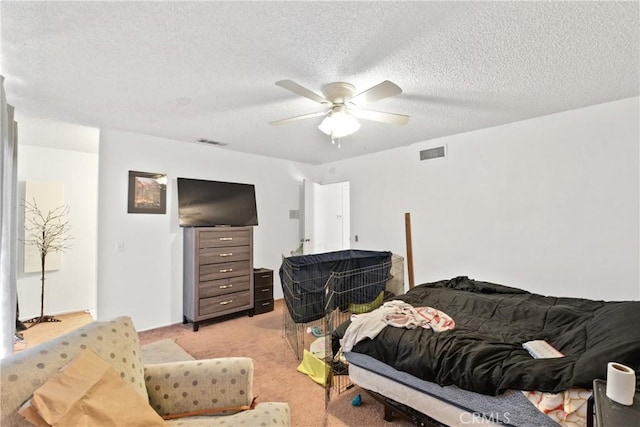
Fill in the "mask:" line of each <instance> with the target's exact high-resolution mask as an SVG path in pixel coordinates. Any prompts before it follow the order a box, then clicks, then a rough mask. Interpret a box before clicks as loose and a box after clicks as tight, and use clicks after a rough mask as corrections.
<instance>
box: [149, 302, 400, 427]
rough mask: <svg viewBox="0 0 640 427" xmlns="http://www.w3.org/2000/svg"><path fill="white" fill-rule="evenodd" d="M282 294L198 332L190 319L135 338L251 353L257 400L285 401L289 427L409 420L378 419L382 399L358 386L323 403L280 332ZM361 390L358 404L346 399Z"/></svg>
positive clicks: (196, 353) (204, 354) (220, 353)
mask: <svg viewBox="0 0 640 427" xmlns="http://www.w3.org/2000/svg"><path fill="white" fill-rule="evenodd" d="M282 310H283V304H282V300H279V301H277V302H276V308H275V310H274V311H272V312H270V313H265V314H261V315H257V316H253V317H248V316H246V315H244V316H236V317H233V318H229V319H225V320H224V321H215V322H211V323H204V324H201V326H200V330H199V331H198V332H193V331H192V326H191V324H188V325H183V324H178V325H171V326H167V327H163V328H158V329H153V330H149V331H143V332H140V333H139V335H140V343H141V344H143V345H145V344H150V343H153V342H155V341H160V340H163V339H172V340H175V342H176V343H177V344H178V345H179V346H180V347H182V348H183V349H184V350H185V351H186V352H187V353H189V354H190V355H192V356H193V357H194V358H196V359H206V358H213V357H226V356H246V357H251V358H253V359H254V364H255V374H254V395H256V396H258V401H259V402H269V401H273V402H287V403H289V406H290V408H291V422H292V425H293V426H294V427H299V426H300V427H321V426H322V427H324V426H331V427H334V426H335V427H342V426H353V427H357V426H368V427H378V426H380V427H383V426H384V427H388V426H410V425H413V424H411V423H410V422H409V421H408V420H405V419H401V418H397V417H396V418H394V420H393V422H392V423H388V422H385V421H384V420H383V413H384V411H383V407H382V405H381V404H380V403H379V402H377V401H375V400H374V399H373V398H371V397H370V396H369V395H368V394H367V393H366V392H364V391H363V390H361V389H359V388H358V387H357V386H356V387H354V388H351V389H349V390H347V391H345V392H343V393H340V394H338V393H335V392H334V393H332V397H331V401H330V402H329V405H328V407H327V408H326V409H325V392H324V387H322V386H320V385H318V384H316V383H314V382H313V381H312V380H311V379H310V378H309V377H307V376H306V375H305V374H302V373H299V372H297V371H296V367H297V366H298V360H297V358H296V357H295V355H294V354H293V351H292V350H291V348H290V347H289V345H288V344H287V341H286V340H285V339H284V337H283V334H282ZM357 394H360V395H361V397H362V405H361V406H352V405H351V400H352V399H353V398H354V397H355V396H356V395H357Z"/></svg>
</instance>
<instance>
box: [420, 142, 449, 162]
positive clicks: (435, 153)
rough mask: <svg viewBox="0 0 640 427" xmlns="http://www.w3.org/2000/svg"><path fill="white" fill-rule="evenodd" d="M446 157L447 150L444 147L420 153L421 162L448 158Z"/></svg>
mask: <svg viewBox="0 0 640 427" xmlns="http://www.w3.org/2000/svg"><path fill="white" fill-rule="evenodd" d="M446 155H447V150H446V149H445V146H444V145H443V146H442V147H434V148H429V149H426V150H422V151H420V160H431V159H439V158H441V157H446Z"/></svg>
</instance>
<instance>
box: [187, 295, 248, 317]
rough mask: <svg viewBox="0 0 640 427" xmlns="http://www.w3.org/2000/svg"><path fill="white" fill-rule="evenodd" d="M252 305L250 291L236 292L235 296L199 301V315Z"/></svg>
mask: <svg viewBox="0 0 640 427" xmlns="http://www.w3.org/2000/svg"><path fill="white" fill-rule="evenodd" d="M250 304H251V293H250V292H249V291H244V292H236V293H233V294H227V295H220V296H217V297H211V298H202V299H200V301H199V315H200V316H206V315H209V314H215V313H220V312H223V311H227V310H232V309H235V308H240V307H243V306H247V308H248V306H249V305H250Z"/></svg>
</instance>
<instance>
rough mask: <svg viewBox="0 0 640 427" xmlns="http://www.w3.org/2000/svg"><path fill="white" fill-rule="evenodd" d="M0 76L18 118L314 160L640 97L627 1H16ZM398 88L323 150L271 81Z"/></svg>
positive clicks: (297, 103) (313, 126)
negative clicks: (398, 121) (385, 116)
mask: <svg viewBox="0 0 640 427" xmlns="http://www.w3.org/2000/svg"><path fill="white" fill-rule="evenodd" d="M0 3H1V6H0V7H1V12H2V21H1V24H2V28H1V31H2V50H1V54H2V58H1V59H2V61H1V64H2V70H0V71H1V73H2V74H3V75H4V76H5V90H6V92H7V98H8V100H9V102H10V103H11V104H13V105H14V106H15V107H16V109H17V111H19V112H21V113H25V114H29V115H33V116H36V117H40V118H48V119H53V120H61V121H65V122H70V123H77V124H81V125H87V126H93V127H104V128H117V129H124V130H130V131H134V132H139V133H144V134H149V135H157V136H161V137H167V138H173V139H178V140H183V141H189V142H193V141H195V140H197V139H199V138H207V139H211V140H215V141H221V142H224V143H228V144H229V145H228V146H227V147H225V148H218V147H211V150H220V149H224V150H237V151H242V152H249V153H256V154H262V155H266V156H272V157H278V158H283V159H292V160H297V161H302V162H307V163H315V164H317V163H324V162H328V161H333V160H338V159H342V158H348V157H353V156H358V155H361V154H366V153H371V152H376V151H380V150H385V149H389V148H393V147H397V146H402V145H408V144H412V143H415V142H419V141H425V140H429V139H432V138H437V137H441V136H446V135H452V134H457V133H461V132H466V131H469V130H473V129H479V128H486V127H491V126H495V125H500V124H504V123H509V122H513V121H518V120H523V119H527V118H531V117H537V116H542V115H546V114H551V113H555V112H559V111H565V110H570V109H574V108H580V107H584V106H588V105H593V104H599V103H602V102H607V101H612V100H616V99H621V98H626V97H631V96H637V95H638V93H639V86H640V82H639V72H638V68H639V63H640V59H639V50H640V49H639V40H640V34H639V28H640V21H639V3H638V2H637V1H634V2H627V3H623V2H586V1H585V2H110V3H102V2H64V3H62V2H27V1H20V2H12V1H6V0H3V1H2V2H0ZM282 79H291V80H294V81H296V82H297V83H299V84H301V85H303V86H305V87H307V88H309V89H312V90H314V91H316V92H318V93H320V91H321V88H322V86H323V85H325V84H327V83H330V82H333V81H347V82H350V83H352V84H354V85H355V86H356V88H357V90H356V91H357V92H359V91H361V90H364V89H366V88H368V87H370V86H373V85H375V84H377V83H379V82H381V81H383V80H387V79H388V80H391V81H393V82H395V83H396V84H398V85H399V86H400V87H401V88H402V89H403V91H404V92H403V93H402V94H401V95H399V96H397V97H394V98H388V99H384V100H381V101H378V102H376V103H374V104H370V105H368V106H367V108H369V109H371V110H379V111H389V112H395V113H401V114H407V115H410V116H411V120H410V121H409V123H408V124H407V125H406V126H394V125H385V124H380V123H377V122H371V121H364V120H363V121H362V128H361V129H360V131H358V132H357V133H356V134H354V135H351V136H349V137H346V138H343V140H342V147H341V148H338V147H337V146H334V145H332V144H331V143H330V138H329V137H328V136H326V135H324V134H323V133H321V132H320V131H319V130H318V128H317V125H318V124H319V122H320V120H321V118H313V119H308V120H304V121H299V122H295V123H291V124H287V125H283V126H277V127H276V126H270V125H269V121H273V120H277V119H281V118H285V117H290V116H295V115H300V114H305V113H311V112H314V111H321V110H322V106H320V105H319V104H316V103H314V102H313V101H310V100H309V99H306V98H302V97H300V96H297V95H294V94H293V93H291V92H288V91H286V90H284V89H282V88H280V87H278V86H276V85H275V84H274V83H275V82H276V81H278V80H282Z"/></svg>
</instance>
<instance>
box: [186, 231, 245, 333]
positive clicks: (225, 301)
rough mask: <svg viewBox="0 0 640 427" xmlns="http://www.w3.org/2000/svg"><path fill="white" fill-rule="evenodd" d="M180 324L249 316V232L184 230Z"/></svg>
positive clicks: (194, 327)
mask: <svg viewBox="0 0 640 427" xmlns="http://www.w3.org/2000/svg"><path fill="white" fill-rule="evenodd" d="M183 269H184V270H183V271H184V282H183V303H182V304H183V320H184V323H188V322H192V323H193V331H194V332H196V331H197V330H198V327H199V323H200V322H202V321H203V320H208V319H213V318H216V317H220V316H224V315H227V314H231V313H237V312H240V311H245V310H246V311H247V313H248V314H249V315H253V298H254V297H253V295H254V293H253V277H254V275H253V228H252V227H186V228H184V267H183Z"/></svg>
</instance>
